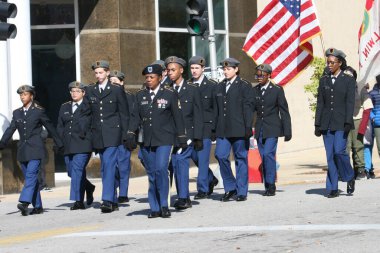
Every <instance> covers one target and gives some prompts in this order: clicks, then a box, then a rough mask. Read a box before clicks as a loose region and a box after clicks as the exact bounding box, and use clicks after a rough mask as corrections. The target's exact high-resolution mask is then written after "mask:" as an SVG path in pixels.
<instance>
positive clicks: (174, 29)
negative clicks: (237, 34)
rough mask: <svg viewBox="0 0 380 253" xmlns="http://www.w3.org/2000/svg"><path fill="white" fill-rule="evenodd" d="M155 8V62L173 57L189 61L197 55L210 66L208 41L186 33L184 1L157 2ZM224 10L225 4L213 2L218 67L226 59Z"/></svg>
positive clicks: (186, 15)
mask: <svg viewBox="0 0 380 253" xmlns="http://www.w3.org/2000/svg"><path fill="white" fill-rule="evenodd" d="M156 6H157V7H158V10H156V15H158V24H157V37H158V43H157V58H158V59H162V60H165V58H166V57H168V56H171V55H176V56H178V57H181V58H183V59H184V60H186V61H188V60H189V59H190V57H191V56H193V55H200V56H203V57H205V59H206V61H207V66H209V63H210V53H209V46H208V40H207V39H206V40H203V39H202V38H200V37H198V36H190V35H189V33H188V31H187V28H186V26H187V22H188V20H189V15H188V14H187V12H186V1H178V0H156ZM225 6H227V0H213V10H214V26H215V42H216V56H217V64H218V63H219V62H220V61H222V60H223V59H224V58H226V56H227V55H228V52H227V50H226V48H227V27H226V24H227V22H226V20H225V19H226V17H227V15H226V8H225ZM207 66H206V67H207ZM185 76H186V75H185Z"/></svg>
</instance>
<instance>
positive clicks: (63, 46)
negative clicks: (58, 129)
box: [30, 0, 79, 171]
mask: <svg viewBox="0 0 380 253" xmlns="http://www.w3.org/2000/svg"><path fill="white" fill-rule="evenodd" d="M77 1H78V0H52V1H46V0H31V1H30V12H31V15H30V16H31V39H32V75H33V85H34V86H35V87H36V101H38V102H39V103H40V104H41V105H42V106H43V107H44V108H45V109H46V113H47V115H48V117H49V118H50V119H51V121H52V122H53V123H54V124H55V125H56V124H57V119H58V114H59V109H60V106H61V104H62V103H64V102H66V101H68V100H70V94H69V91H68V88H67V86H68V84H69V83H70V82H72V81H74V80H77V65H78V66H79V64H78V63H77V61H78V60H79V58H78V57H77V55H78V56H79V54H77V50H76V45H78V46H79V39H77V37H78V36H77V34H78V28H77V27H78V26H77V23H78V22H76V20H77V18H76V17H75V14H76V8H77V7H76V6H77ZM78 72H79V71H78ZM55 163H56V170H57V171H64V170H65V166H64V162H63V157H62V156H56V157H55Z"/></svg>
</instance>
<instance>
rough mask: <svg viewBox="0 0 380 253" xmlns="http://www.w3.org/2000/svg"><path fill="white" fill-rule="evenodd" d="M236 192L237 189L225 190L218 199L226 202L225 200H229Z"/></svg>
mask: <svg viewBox="0 0 380 253" xmlns="http://www.w3.org/2000/svg"><path fill="white" fill-rule="evenodd" d="M236 194H237V191H236V190H233V191H229V192H226V193H225V194H224V195H223V197H222V198H221V199H220V201H222V202H226V201H228V200H230V198H232V197H233V196H235V195H236Z"/></svg>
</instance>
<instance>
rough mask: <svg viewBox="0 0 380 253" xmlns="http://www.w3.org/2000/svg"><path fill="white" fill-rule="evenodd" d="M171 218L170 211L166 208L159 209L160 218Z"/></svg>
mask: <svg viewBox="0 0 380 253" xmlns="http://www.w3.org/2000/svg"><path fill="white" fill-rule="evenodd" d="M170 216H171V213H170V210H169V208H168V207H166V206H164V207H162V208H161V217H162V218H169V217H170Z"/></svg>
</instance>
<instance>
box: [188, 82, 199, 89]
mask: <svg viewBox="0 0 380 253" xmlns="http://www.w3.org/2000/svg"><path fill="white" fill-rule="evenodd" d="M187 84H188V85H189V86H192V87H194V88H198V86H196V85H195V84H193V83H187Z"/></svg>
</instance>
